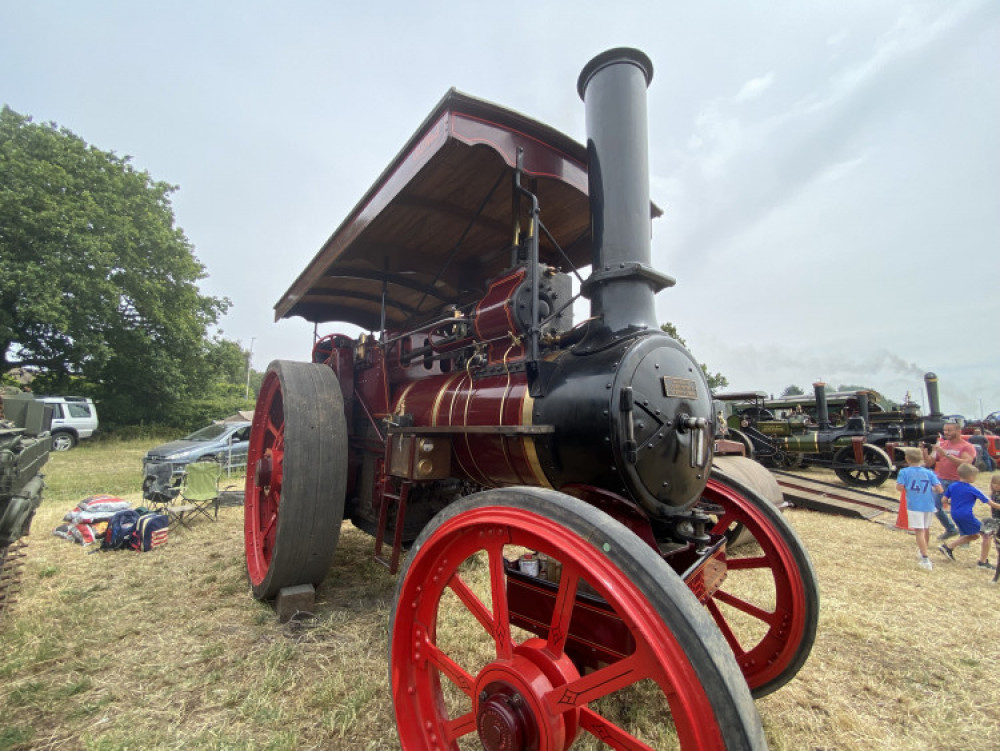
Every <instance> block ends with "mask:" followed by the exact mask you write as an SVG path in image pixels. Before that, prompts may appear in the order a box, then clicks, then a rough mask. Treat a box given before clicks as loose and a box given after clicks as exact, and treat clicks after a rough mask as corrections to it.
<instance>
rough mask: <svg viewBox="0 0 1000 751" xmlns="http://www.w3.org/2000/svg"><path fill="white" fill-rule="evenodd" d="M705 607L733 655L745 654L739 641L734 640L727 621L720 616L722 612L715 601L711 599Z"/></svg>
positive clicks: (734, 637)
mask: <svg viewBox="0 0 1000 751" xmlns="http://www.w3.org/2000/svg"><path fill="white" fill-rule="evenodd" d="M705 607H706V608H707V609H708V612H709V613H711V614H712V618H714V619H715V625H716V626H718V627H719V631H721V632H722V636H723V637H724V638H725V640H726V642H727V643H728V644H729V648H730V649H731V650H733V654H734V655H736V656H737V657H740V656H741V655H744V654H746V650H745V649H744V648H743V645H742V644H740V640H739V639H737V638H736V634H734V633H733V629H732V628H730V626H729V621H728V620H726V616H724V615H723V614H722V610H720V609H719V606H718V605H717V604H716V602H715V599H714V598H713V599H711V600H709V601H708V602H706V603H705Z"/></svg>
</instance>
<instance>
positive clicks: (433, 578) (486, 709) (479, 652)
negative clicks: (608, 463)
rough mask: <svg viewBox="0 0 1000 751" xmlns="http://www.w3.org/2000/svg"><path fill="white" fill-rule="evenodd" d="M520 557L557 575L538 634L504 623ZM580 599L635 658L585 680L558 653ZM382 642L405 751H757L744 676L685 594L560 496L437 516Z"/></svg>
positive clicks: (646, 555) (507, 494)
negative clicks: (512, 568) (595, 608)
mask: <svg viewBox="0 0 1000 751" xmlns="http://www.w3.org/2000/svg"><path fill="white" fill-rule="evenodd" d="M523 551H533V552H538V553H541V554H544V556H546V558H545V560H546V565H547V566H554V565H555V564H556V563H557V564H558V566H559V571H560V572H561V573H560V574H559V575H558V576H556V577H554V579H555V581H554V582H553V586H552V588H551V589H552V591H551V597H552V599H551V605H550V615H549V616H548V617H547V619H546V620H545V621H544V622H542V623H540V624H538V625H537V630H535V631H534V632H527V631H522V629H521V628H519V627H518V626H517V625H515V624H514V623H513V622H512V618H511V612H512V611H511V602H510V601H509V591H508V590H509V582H508V573H507V567H506V563H505V560H506V561H511V560H516V559H517V558H518V556H519V555H520V554H521V552H523ZM553 570H554V569H553ZM578 593H581V595H580V598H578V597H577V594H578ZM583 593H585V594H586V597H584V594H583ZM593 595H596V598H594V597H592V596H593ZM587 598H590V599H589V600H587ZM580 599H584V600H587V602H589V603H594V602H601V601H603V605H602V606H601V607H604V608H606V609H607V610H608V611H610V612H613V615H614V619H617V620H616V622H617V623H620V624H621V625H620V626H619V629H620V630H624V631H625V632H626V633H625V638H624V639H622V638H621V637H622V634H619V635H618V638H617V639H616V640H615V641H616V642H617V643H627V644H628V645H629V647H628V649H626V650H624V651H623V652H622V653H621V654H620V655H619V656H618V657H617V658H614V657H608V656H605V659H604V660H603V661H602V664H601V665H600V666H599V667H598V668H597V669H596V670H594V671H593V672H589V673H586V674H581V671H579V670H578V669H577V667H576V666H575V664H574V662H573V660H571V659H570V656H569V654H568V649H567V647H568V644H569V643H570V642H572V641H573V640H574V639H575V638H577V637H576V634H578V633H579V631H580V627H581V624H580V623H579V622H578V621H580V620H586V619H587V618H588V606H587V605H586V604H585V605H584V607H583V608H581V607H580V606H579V605H578V601H579V600H580ZM390 629H391V638H392V646H391V671H392V691H393V700H394V705H395V711H396V723H397V726H398V728H399V734H400V740H401V742H402V747H403V748H404V749H408V750H411V749H458V748H484V749H488V750H489V751H499V750H500V749H532V750H533V751H556V750H562V749H567V748H569V747H570V746H571V745H572V744H573V741H574V740H575V739H576V737H577V735H578V734H580V733H587V734H589V735H590V736H592V737H593V738H592V740H593V739H597V740H598V741H599V742H601V743H603V744H606V745H607V746H610V747H612V748H620V749H633V750H638V749H645V750H647V751H648V750H649V749H654V748H663V747H665V746H674V747H676V746H678V745H679V746H680V747H682V748H685V749H696V748H697V749H723V748H727V749H751V748H753V749H759V748H764V747H766V743H765V741H764V736H763V731H762V729H761V725H760V718H759V717H758V715H757V712H756V709H755V707H754V706H753V701H752V699H751V697H750V693H749V691H748V690H747V687H746V684H745V682H744V681H743V679H742V677H741V675H740V673H739V669H738V667H737V665H736V664H735V662H734V661H733V659H732V655H731V653H730V651H729V650H728V649H727V648H726V645H725V642H724V641H723V640H722V638H721V636H720V635H719V633H718V630H717V629H716V628H715V627H714V626H713V624H712V623H711V620H710V619H709V618H708V616H707V614H706V612H705V610H704V609H703V608H702V607H700V606H699V604H698V602H697V600H696V599H695V597H694V596H693V595H692V594H691V592H690V590H688V588H687V587H686V586H685V585H684V584H683V582H682V581H681V580H680V578H679V577H678V576H677V574H675V573H674V572H673V571H672V570H671V569H670V567H669V566H667V565H666V564H665V563H664V561H663V560H662V558H660V557H659V556H658V555H656V554H655V553H654V551H653V550H652V549H651V548H650V547H649V546H648V545H646V544H645V543H643V542H641V541H640V540H639V539H638V538H637V537H636V536H635V535H634V534H633V533H632V532H630V531H629V530H627V529H626V528H625V527H624V526H622V525H621V524H620V523H618V522H617V521H615V520H613V519H611V517H609V516H607V515H606V514H604V513H603V512H601V511H599V510H598V509H596V508H594V507H592V506H589V505H588V504H586V503H584V502H583V501H580V500H577V499H575V498H571V497H569V496H566V495H563V494H561V493H557V492H554V491H550V490H542V489H537V488H504V489H499V490H491V491H486V492H483V493H477V494H475V495H472V496H468V497H467V498H464V499H462V500H461V501H458V502H456V503H454V504H452V505H450V506H449V507H448V508H446V509H445V510H444V511H442V512H441V513H440V514H438V516H436V517H435V518H434V519H433V520H432V521H431V523H430V524H429V525H428V526H427V527H426V528H425V529H424V531H423V532H422V533H421V535H420V537H419V538H418V540H417V542H416V543H415V545H414V547H413V549H412V550H411V554H410V556H409V557H408V559H407V563H406V566H405V568H404V571H403V574H402V576H401V578H400V580H399V583H398V585H397V591H396V602H395V604H394V606H393V613H392V623H391V627H390ZM577 646H579V645H577Z"/></svg>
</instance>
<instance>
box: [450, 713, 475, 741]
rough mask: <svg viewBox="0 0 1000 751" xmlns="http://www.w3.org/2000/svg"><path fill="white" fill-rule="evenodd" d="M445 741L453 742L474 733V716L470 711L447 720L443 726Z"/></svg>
mask: <svg viewBox="0 0 1000 751" xmlns="http://www.w3.org/2000/svg"><path fill="white" fill-rule="evenodd" d="M444 728H445V734H444V735H445V740H447V741H454V740H457V739H459V738H461V737H462V736H463V735H468V734H469V733H474V732H476V715H475V714H473V713H472V712H471V711H470V712H466V713H465V714H463V715H459V716H458V717H456V718H455V719H453V720H448V722H446V723H445V725H444Z"/></svg>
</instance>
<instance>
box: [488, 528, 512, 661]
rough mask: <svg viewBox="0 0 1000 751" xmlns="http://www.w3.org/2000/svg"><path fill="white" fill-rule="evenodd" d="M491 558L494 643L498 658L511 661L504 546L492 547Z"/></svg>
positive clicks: (490, 549) (490, 550)
mask: <svg viewBox="0 0 1000 751" xmlns="http://www.w3.org/2000/svg"><path fill="white" fill-rule="evenodd" d="M488 552H489V556H490V590H491V592H492V595H493V631H492V634H493V641H495V642H496V647H497V657H500V658H502V659H509V658H510V656H511V655H512V654H513V652H514V642H513V639H512V638H511V635H510V614H509V611H508V608H507V571H506V569H505V568H504V558H503V545H502V544H501V545H492V546H490V548H489V550H488Z"/></svg>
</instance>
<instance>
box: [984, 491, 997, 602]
mask: <svg viewBox="0 0 1000 751" xmlns="http://www.w3.org/2000/svg"><path fill="white" fill-rule="evenodd" d="M990 508H991V509H992V511H993V515H992V516H991V517H990V518H989V519H987V520H986V521H984V522H983V536H984V537H985V536H986V535H989V536H991V537H992V538H993V542H994V544H995V545H996V546H997V556H998V560H997V564H998V565H1000V472H997V473H996V474H995V475H993V477H991V478H990ZM998 579H1000V569H998V570H997V572H996V573H995V574H994V575H993V583H994V584H996V583H997V580H998Z"/></svg>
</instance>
